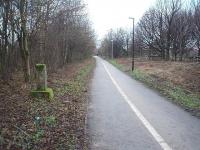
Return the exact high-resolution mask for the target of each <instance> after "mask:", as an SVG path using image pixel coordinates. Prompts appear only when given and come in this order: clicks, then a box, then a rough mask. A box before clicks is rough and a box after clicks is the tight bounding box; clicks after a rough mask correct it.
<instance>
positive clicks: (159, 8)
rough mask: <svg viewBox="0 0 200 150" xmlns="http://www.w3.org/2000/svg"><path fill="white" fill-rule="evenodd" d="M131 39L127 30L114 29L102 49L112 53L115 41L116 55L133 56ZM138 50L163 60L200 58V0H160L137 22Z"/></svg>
mask: <svg viewBox="0 0 200 150" xmlns="http://www.w3.org/2000/svg"><path fill="white" fill-rule="evenodd" d="M186 2H187V4H186ZM119 39H120V40H119ZM131 39H132V35H131V32H130V31H128V30H125V29H117V30H115V31H113V30H111V31H110V32H109V33H108V34H107V35H106V36H105V38H104V39H103V40H102V43H101V46H100V50H99V51H100V52H101V53H103V54H104V55H110V49H111V42H110V41H111V40H113V41H114V44H113V45H114V47H113V49H114V56H115V57H119V56H126V55H127V54H129V55H130V54H131V49H132V45H131V43H132V41H131ZM119 45H120V46H119ZM118 53H119V54H118ZM135 53H136V55H137V56H149V57H151V56H155V57H160V58H161V59H163V60H174V61H177V60H179V61H182V60H183V59H190V58H197V59H199V58H200V0H192V1H191V2H188V1H185V2H183V1H182V0H157V1H156V3H155V5H154V6H153V7H151V8H149V9H148V10H147V11H146V12H145V13H144V15H143V16H142V18H141V19H140V20H139V22H138V23H137V25H136V28H135Z"/></svg>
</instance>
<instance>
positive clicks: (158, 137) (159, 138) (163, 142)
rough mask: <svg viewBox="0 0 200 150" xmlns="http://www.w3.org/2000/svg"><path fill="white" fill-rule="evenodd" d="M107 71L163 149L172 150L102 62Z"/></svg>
mask: <svg viewBox="0 0 200 150" xmlns="http://www.w3.org/2000/svg"><path fill="white" fill-rule="evenodd" d="M102 64H103V66H104V68H105V70H106V72H107V73H108V75H109V77H110V79H111V80H112V82H113V84H114V85H115V86H116V88H117V90H118V91H119V93H120V94H121V96H122V97H123V98H124V100H125V101H126V102H127V103H128V105H129V106H130V107H131V109H132V111H133V112H134V113H135V114H136V116H137V117H138V118H139V119H140V121H141V122H142V123H143V124H144V126H145V127H146V128H147V129H148V131H149V132H150V133H151V135H152V136H153V137H154V139H155V140H156V141H157V142H158V144H159V145H160V146H161V147H162V149H163V150H172V148H171V147H170V146H169V145H168V144H167V143H166V142H165V140H164V139H163V138H162V137H161V135H159V133H158V132H157V131H156V130H155V129H154V127H153V126H152V125H151V124H150V123H149V122H148V120H147V119H146V118H145V117H144V116H143V114H142V113H141V112H140V111H139V110H138V108H137V107H136V106H135V105H134V104H133V103H132V102H131V101H130V99H129V98H128V96H127V95H126V94H125V93H124V91H123V90H122V89H121V88H120V86H119V85H118V83H117V82H116V81H115V79H114V78H113V77H112V75H111V73H110V71H109V70H108V68H107V67H106V65H105V63H104V62H102Z"/></svg>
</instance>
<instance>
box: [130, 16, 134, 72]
mask: <svg viewBox="0 0 200 150" xmlns="http://www.w3.org/2000/svg"><path fill="white" fill-rule="evenodd" d="M129 19H132V20H133V47H132V48H133V49H132V71H133V70H134V51H135V48H134V47H135V46H134V18H131V17H129Z"/></svg>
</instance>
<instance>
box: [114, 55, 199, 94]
mask: <svg viewBox="0 0 200 150" xmlns="http://www.w3.org/2000/svg"><path fill="white" fill-rule="evenodd" d="M117 63H119V64H122V65H124V66H125V70H126V71H129V70H130V66H131V59H127V58H120V59H117ZM135 66H136V68H137V69H139V70H141V71H143V72H144V73H146V74H148V75H150V76H152V77H156V78H158V79H159V80H160V81H161V82H162V81H169V82H171V83H173V84H174V85H177V86H180V87H182V88H184V89H185V90H187V91H189V92H191V93H196V94H198V95H200V63H188V62H171V61H141V60H140V61H138V60H137V59H136V62H135Z"/></svg>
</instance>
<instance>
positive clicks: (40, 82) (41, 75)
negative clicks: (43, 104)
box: [35, 64, 47, 90]
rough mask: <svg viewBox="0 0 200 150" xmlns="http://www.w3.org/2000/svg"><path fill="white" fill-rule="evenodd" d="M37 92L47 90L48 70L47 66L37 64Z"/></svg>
mask: <svg viewBox="0 0 200 150" xmlns="http://www.w3.org/2000/svg"><path fill="white" fill-rule="evenodd" d="M35 67H36V71H37V72H36V80H37V90H46V89H47V69H46V65H45V64H36V66H35Z"/></svg>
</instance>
